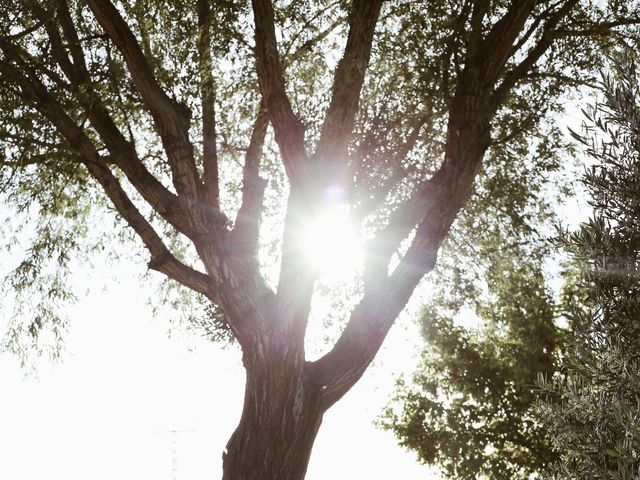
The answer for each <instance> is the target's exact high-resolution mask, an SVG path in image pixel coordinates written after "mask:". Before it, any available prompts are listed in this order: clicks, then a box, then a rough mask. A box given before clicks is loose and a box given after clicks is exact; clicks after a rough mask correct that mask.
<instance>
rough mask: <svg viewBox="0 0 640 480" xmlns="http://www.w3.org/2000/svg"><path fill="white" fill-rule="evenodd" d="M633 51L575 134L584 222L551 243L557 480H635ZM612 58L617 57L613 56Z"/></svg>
mask: <svg viewBox="0 0 640 480" xmlns="http://www.w3.org/2000/svg"><path fill="white" fill-rule="evenodd" d="M634 55H635V51H631V53H630V56H627V57H623V56H622V55H620V54H618V55H617V60H614V62H613V65H612V72H611V75H612V76H607V77H605V78H604V80H603V82H602V91H603V93H604V99H603V101H602V102H601V103H597V104H596V106H595V107H593V108H591V109H590V110H589V111H588V112H586V115H587V123H585V133H584V136H581V135H578V134H576V135H575V136H576V138H577V139H578V140H580V141H581V142H582V143H583V145H585V146H586V149H587V152H588V153H589V155H590V156H591V157H592V158H593V160H594V164H593V165H592V166H591V167H590V168H589V169H588V170H587V172H586V174H585V176H584V179H583V183H584V185H585V188H586V190H587V193H588V195H589V198H590V204H591V206H592V207H593V217H592V218H591V219H590V220H589V221H588V222H586V223H584V224H582V225H581V226H580V228H579V229H578V230H577V231H575V232H572V233H569V232H566V231H563V232H562V235H561V237H560V245H561V246H562V247H564V248H565V250H566V251H567V252H569V253H570V255H571V257H572V259H573V261H574V263H575V266H576V267H578V275H577V277H578V283H577V285H576V287H574V288H573V289H572V291H571V293H572V295H570V297H569V299H570V303H569V305H568V306H567V308H566V311H565V313H566V316H567V319H568V321H569V325H570V328H571V335H570V336H569V341H568V345H567V352H566V355H565V356H564V357H563V361H562V367H563V368H562V370H561V373H562V375H556V376H555V377H548V378H547V379H546V383H545V384H543V387H544V388H543V390H542V398H541V401H540V403H539V405H538V410H539V414H540V416H541V417H542V418H543V420H544V423H545V427H546V428H547V429H548V430H549V432H550V438H551V441H552V444H553V448H554V450H555V451H556V452H557V453H558V455H559V457H560V459H559V462H557V463H556V464H555V465H553V466H552V467H553V468H551V469H550V472H548V476H549V478H558V479H578V478H579V479H626V480H632V479H636V478H638V476H639V475H640V460H639V459H640V428H639V422H638V414H639V412H640V377H638V372H639V371H640V363H639V361H640V357H639V354H640V340H639V339H640V324H639V323H638V318H639V313H640V281H639V278H640V277H639V276H638V269H639V267H640V229H639V226H638V225H640V194H639V192H640V149H639V145H640V143H639V139H640V137H639V135H640V121H639V119H640V104H639V103H638V87H639V83H638V74H637V71H636V67H635V65H636V63H635V61H636V59H635V57H634ZM621 57H622V58H621Z"/></svg>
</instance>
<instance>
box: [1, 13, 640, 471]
mask: <svg viewBox="0 0 640 480" xmlns="http://www.w3.org/2000/svg"><path fill="white" fill-rule="evenodd" d="M634 12H635V10H634V9H633V5H630V4H629V2H626V1H615V0H612V1H611V2H608V3H603V2H596V1H593V2H588V1H584V2H580V1H578V0H565V1H557V2H556V1H548V2H547V1H544V2H536V1H533V0H523V1H513V2H509V1H504V0H500V1H498V0H496V1H493V2H486V1H466V0H465V1H462V0H461V1H457V2H428V1H425V2H415V1H408V0H394V1H385V2H383V1H382V0H373V1H372V0H353V1H352V2H345V1H329V0H318V1H302V0H290V1H278V2H271V1H269V0H252V2H250V3H249V2H239V1H216V2H213V1H208V0H199V1H196V2H183V1H176V0H172V1H168V0H167V1H161V0H135V1H134V0H132V1H119V2H116V3H112V2H111V1H108V0H107V1H104V0H101V1H97V0H87V1H71V0H69V1H68V0H50V1H43V2H37V1H34V0H28V1H25V2H21V3H19V4H18V5H14V2H8V1H3V2H2V3H1V4H0V22H1V25H2V26H3V29H2V30H3V32H4V33H3V35H2V36H0V51H1V52H2V54H1V56H0V77H1V79H2V83H1V84H0V102H1V103H2V109H1V112H0V116H1V117H0V118H1V123H0V125H1V126H0V141H1V142H2V148H3V150H2V154H3V157H2V170H1V175H2V176H1V177H0V182H1V185H2V191H3V192H4V193H5V194H6V195H7V198H8V199H9V201H10V203H11V204H12V205H13V206H14V208H15V209H17V210H19V211H27V212H28V214H29V215H30V216H31V217H32V218H33V219H34V223H35V227H34V232H33V235H32V238H33V239H34V243H33V245H32V246H31V248H29V249H28V250H27V252H26V253H27V257H26V258H25V261H24V262H23V263H22V264H21V265H20V266H19V267H18V269H17V270H16V271H15V274H14V275H13V276H12V277H11V278H12V281H13V283H12V285H11V288H13V289H14V290H17V291H23V292H28V291H30V290H28V289H29V288H32V289H35V290H34V291H35V292H36V293H37V294H39V295H40V296H41V297H42V298H44V299H48V300H51V299H54V300H57V299H62V300H64V299H65V298H66V297H68V295H69V292H68V289H66V288H65V287H64V284H63V283H61V276H60V274H61V273H64V269H65V267H67V266H68V265H69V261H70V259H73V258H74V256H75V255H76V254H77V252H79V251H80V250H82V249H83V248H84V247H86V244H83V242H81V241H80V239H81V238H82V237H83V236H84V235H87V234H88V233H89V232H90V230H91V222H90V221H89V219H90V215H91V212H92V207H93V206H94V205H98V204H103V205H105V206H106V208H107V209H109V210H111V212H112V214H113V216H114V217H115V218H117V220H118V222H119V225H121V226H124V227H125V230H124V231H125V232H127V234H128V235H129V237H131V235H130V234H131V233H133V234H134V235H133V237H135V238H129V239H128V241H130V242H132V244H135V245H137V246H142V247H143V249H144V250H143V251H145V252H146V254H147V256H148V259H149V261H148V267H149V268H150V269H152V270H155V271H158V272H160V273H161V274H163V275H164V276H166V277H167V278H168V279H170V280H171V281H173V282H175V283H176V284H179V285H181V286H182V287H183V288H186V289H187V290H188V291H191V292H193V294H194V295H198V296H199V298H200V299H201V300H202V301H203V302H204V304H205V305H207V306H208V307H209V310H210V320H209V321H207V322H205V323H206V324H207V325H205V326H206V327H208V328H209V330H210V331H217V330H216V328H215V326H214V322H217V323H215V325H219V326H220V328H222V329H223V330H225V331H227V332H229V334H230V335H231V336H232V337H233V338H234V339H235V340H237V342H238V343H239V344H240V346H241V348H242V350H243V361H244V364H245V367H246V371H247V383H246V391H245V405H244V411H243V415H242V419H241V421H240V425H239V426H238V429H237V430H236V432H235V433H234V435H233V437H232V438H231V440H230V442H229V444H228V446H227V451H226V453H225V456H224V458H225V460H224V471H225V473H224V475H225V478H263V479H264V478H302V477H303V476H304V472H305V470H306V465H307V461H308V457H309V454H310V451H311V446H312V445H313V439H314V438H315V435H316V433H317V431H318V428H319V426H320V423H321V420H322V415H323V414H324V412H325V411H326V410H327V409H328V408H329V407H330V406H331V405H333V404H334V403H335V402H336V401H337V400H339V399H340V398H341V397H342V396H343V395H344V394H345V393H346V392H347V391H348V390H349V389H350V388H351V387H352V386H353V385H354V384H355V383H356V382H357V381H358V379H359V378H360V377H361V375H362V374H363V373H364V371H365V370H366V368H367V367H368V365H369V364H370V362H371V361H372V360H373V358H374V356H375V355H376V353H377V351H378V349H379V348H380V345H381V344H382V342H383V340H384V338H385V336H386V334H387V332H388V331H389V329H390V328H391V326H392V325H393V323H394V321H395V319H396V317H397V316H398V314H399V313H400V312H401V311H402V310H403V308H404V307H405V305H406V304H407V302H408V300H409V298H410V297H411V295H412V294H413V292H414V290H415V289H416V287H417V286H418V284H419V283H420V281H421V280H422V278H423V277H424V276H425V275H426V274H427V273H429V272H430V271H431V270H432V269H433V268H434V266H435V264H436V259H437V256H438V251H439V249H440V247H441V245H442V243H443V242H444V240H445V238H446V237H447V235H448V232H449V230H450V227H451V225H452V224H453V222H454V220H455V219H456V217H457V215H458V213H459V211H460V210H461V209H462V208H463V206H464V205H465V203H466V202H467V200H468V198H469V196H470V195H471V194H472V192H473V189H474V181H475V179H476V177H477V176H478V174H479V173H480V172H483V177H484V178H485V180H484V181H483V182H481V183H480V184H479V188H480V189H481V190H482V189H483V188H484V189H485V193H486V198H488V199H489V198H490V199H492V200H493V201H494V205H495V208H496V209H497V210H500V209H501V207H504V206H505V205H508V207H507V210H506V211H507V212H508V214H509V215H511V216H513V218H526V215H527V214H528V213H527V212H526V211H524V210H523V209H522V208H521V207H522V206H523V205H524V204H519V203H518V202H517V201H516V198H517V195H516V194H515V193H514V194H513V195H511V192H510V188H511V186H513V188H514V189H515V191H520V192H523V191H524V192H526V188H523V186H524V187H526V186H527V184H526V183H525V182H526V181H528V178H535V179H536V180H535V181H537V180H538V179H539V176H536V175H535V174H536V173H537V174H540V173H541V171H542V172H544V171H545V170H546V169H548V168H552V167H548V166H545V163H544V161H548V160H549V158H551V157H550V156H549V152H550V151H552V150H553V148H554V147H555V146H556V144H555V143H554V141H553V138H554V136H553V129H552V128H551V130H550V131H545V130H544V129H541V128H540V125H541V121H542V120H543V119H544V118H547V115H548V114H549V113H550V112H553V111H554V110H555V109H557V108H558V104H559V102H558V98H559V97H560V95H561V94H562V93H563V92H564V91H565V90H566V89H567V88H568V87H570V86H574V85H576V84H585V83H589V82H590V81H591V78H592V76H593V75H594V73H593V70H594V67H597V65H598V62H599V57H598V55H596V54H594V53H593V52H594V50H593V46H594V44H595V43H598V44H601V46H602V47H603V48H606V47H607V45H609V44H610V43H611V42H612V41H614V39H616V40H615V41H624V39H625V38H626V36H627V35H629V33H628V32H627V31H626V30H625V29H624V28H623V27H624V26H626V25H630V24H634V23H636V22H637V21H638V19H637V18H636V17H635V16H634ZM531 151H533V152H538V153H539V155H537V154H533V155H530V152H531ZM485 157H486V159H487V161H486V163H485V165H484V167H483V159H485ZM539 168H540V169H539ZM528 175H529V176H528ZM525 197H526V195H525ZM527 198H528V197H527ZM504 199H509V200H507V201H505V200H504ZM336 204H338V205H341V206H344V207H346V208H347V209H348V211H349V213H350V217H351V221H352V222H353V224H354V225H355V228H356V229H357V230H358V231H359V232H360V234H361V235H362V236H363V238H364V239H365V248H364V257H365V258H364V262H363V265H362V268H361V270H360V271H359V272H358V274H357V279H356V280H355V282H354V284H353V285H354V287H353V289H352V290H350V292H352V293H350V295H349V298H348V301H347V302H346V304H347V306H348V307H349V308H348V309H347V308H345V309H344V310H342V311H340V312H334V313H337V314H338V315H337V316H338V317H339V318H340V330H341V331H340V334H339V335H338V338H337V340H335V342H334V343H333V344H332V345H331V346H330V349H329V350H328V351H327V352H325V353H324V354H323V355H321V356H320V357H319V358H309V357H308V356H307V355H306V354H305V348H306V347H305V337H306V333H307V327H308V325H309V320H310V318H311V313H312V312H311V310H312V298H313V296H314V292H315V293H316V294H319V292H318V289H317V288H316V287H318V285H320V280H321V279H319V272H318V271H317V269H316V268H313V267H312V266H311V265H310V262H309V259H308V257H307V256H306V254H305V249H304V245H303V238H304V233H303V232H305V230H306V229H307V227H308V225H309V224H310V223H312V222H313V221H314V219H316V218H317V217H319V216H321V215H322V213H323V211H325V209H327V208H328V206H330V205H336ZM523 216H524V217H523ZM274 231H277V232H278V233H277V234H275V235H274V234H273V232H274ZM470 240H472V239H470ZM470 243H473V241H471V242H470ZM103 246H104V247H106V248H110V245H109V242H106V245H103ZM51 260H53V261H54V263H53V264H48V263H47V262H49V261H51ZM532 274H533V273H532ZM32 291H33V290H32ZM25 298H32V297H31V295H29V294H28V293H25ZM57 325H58V322H57V319H56V317H55V316H53V315H51V309H50V308H48V304H46V303H43V304H42V308H41V309H40V310H36V311H35V317H34V318H31V319H30V320H27V323H20V322H17V323H15V324H14V328H13V330H12V331H13V332H14V338H15V339H16V340H20V339H21V338H23V337H26V338H31V339H38V338H40V337H41V333H42V332H43V331H46V330H47V329H49V330H50V331H57V330H56V328H57ZM19 343H20V342H17V343H15V344H19ZM256 432H261V433H260V434H258V433H256ZM271 445H277V447H276V448H271Z"/></svg>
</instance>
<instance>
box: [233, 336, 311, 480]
mask: <svg viewBox="0 0 640 480" xmlns="http://www.w3.org/2000/svg"><path fill="white" fill-rule="evenodd" d="M260 350H261V349H258V351H260ZM278 357H279V358H278ZM292 357H293V358H292ZM301 358H302V356H301V355H294V354H291V353H290V352H287V349H286V347H285V349H284V351H283V352H280V353H279V354H278V356H277V357H276V358H274V356H273V355H268V356H267V355H264V354H262V355H257V354H253V355H247V354H245V356H244V365H245V369H246V372H247V381H246V387H245V397H244V407H243V410H242V416H241V418H240V423H239V424H238V427H237V428H236V430H235V432H234V433H233V435H232V436H231V439H230V440H229V443H227V448H226V451H225V453H224V454H223V480H254V479H255V480H302V479H304V476H305V473H306V471H307V465H308V463H309V457H310V456H311V449H312V447H313V442H314V440H315V437H316V434H317V433H318V429H319V428H320V424H321V422H322V416H323V413H324V409H323V407H322V401H321V395H320V389H319V387H318V386H317V385H316V384H315V382H313V381H312V379H311V377H310V376H309V374H308V370H307V369H306V368H305V362H304V361H302V360H300V359H301Z"/></svg>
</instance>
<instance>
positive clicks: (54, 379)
mask: <svg viewBox="0 0 640 480" xmlns="http://www.w3.org/2000/svg"><path fill="white" fill-rule="evenodd" d="M114 275H115V276H117V277H120V278H130V279H131V278H133V279H135V278H136V274H135V273H132V272H127V271H126V270H125V269H124V268H121V269H119V270H118V271H113V269H112V268H111V267H109V268H107V267H102V271H100V270H96V271H94V272H93V276H94V277H93V278H94V280H88V281H90V283H91V284H90V285H87V286H88V287H89V289H90V293H89V294H88V296H86V298H84V299H82V300H81V301H80V302H79V303H78V304H76V305H75V306H73V307H72V308H70V310H69V318H70V319H71V331H70V333H69V335H68V342H67V350H68V353H67V354H66V356H65V358H64V361H63V363H62V364H59V365H57V366H53V367H49V366H46V365H45V366H44V367H42V368H41V370H40V373H39V378H38V379H34V378H24V373H23V372H22V371H21V370H20V369H19V367H18V365H17V361H16V360H15V359H13V358H11V357H8V356H6V355H4V356H0V385H1V387H0V392H1V393H0V478H2V479H8V480H38V479H45V478H47V479H65V480H76V479H78V480H79V479H82V480H85V479H86V478H91V479H92V480H102V479H104V480H107V479H108V480H112V479H113V478H118V479H119V480H129V479H132V480H133V479H136V480H140V479H154V480H164V479H171V478H172V461H171V458H172V435H171V434H167V433H157V432H158V431H163V430H171V429H189V430H193V431H190V432H185V433H180V434H177V435H175V438H176V451H177V470H178V472H177V478H178V479H180V480H195V479H207V480H209V479H212V478H220V477H221V453H222V449H223V448H224V445H225V443H226V441H227V439H228V438H229V436H230V435H231V432H232V431H233V429H234V427H235V425H236V422H237V420H238V418H239V415H240V411H241V406H242V393H243V391H242V390H243V382H244V372H243V369H242V367H241V364H240V354H239V352H238V351H237V349H234V348H228V349H222V348H220V347H219V346H216V345H213V344H211V343H208V342H205V341H203V340H200V339H197V338H195V339H194V338H187V337H186V336H184V335H182V336H180V335H178V336H177V337H176V336H174V337H173V338H168V335H167V328H168V322H167V321H166V319H162V318H153V315H152V312H151V309H150V308H149V307H148V306H147V305H146V301H147V298H148V295H149V292H148V291H145V290H144V288H140V286H139V284H138V283H137V281H131V280H129V281H124V280H121V281H120V283H116V284H113V283H112V282H111V281H110V280H103V281H101V280H100V278H107V277H110V278H113V276H114ZM105 285H106V286H108V289H106V290H105V289H103V288H102V286H105ZM4 320H5V319H2V321H4ZM402 323H404V324H405V325H410V322H409V321H408V320H407V319H406V318H405V320H404V321H403V322H402ZM418 345H419V341H418V340H417V335H416V333H415V330H413V329H411V328H410V327H402V326H396V327H394V329H393V330H392V333H391V335H390V338H389V339H388V341H387V343H386V346H385V348H384V349H383V350H382V351H381V352H380V354H379V355H378V357H377V359H376V362H375V365H374V366H373V367H372V368H370V369H369V371H368V373H367V374H366V375H365V377H364V378H363V379H362V381H361V382H360V383H359V384H358V385H357V386H356V387H355V388H354V389H353V391H352V392H350V393H349V394H348V395H347V396H346V397H345V398H344V399H342V400H341V401H340V402H339V403H338V404H337V405H335V406H334V407H333V408H332V409H331V410H330V411H329V412H328V413H327V415H326V417H325V420H324V423H323V425H322V427H321V429H320V433H319V435H318V438H317V441H316V444H315V447H314V451H313V454H312V458H311V463H310V466H309V471H308V475H307V480H320V479H323V480H324V479H328V478H335V479H344V478H366V479H371V480H376V479H388V478H402V479H404V480H414V479H415V480H418V479H420V480H428V479H429V478H437V477H432V476H431V475H430V473H429V470H428V469H427V468H426V467H424V466H420V465H418V464H417V463H416V461H415V457H414V455H413V454H411V453H408V452H406V451H404V450H402V449H401V448H400V447H398V446H397V444H396V442H395V439H394V438H393V435H392V434H390V433H389V432H383V431H381V430H379V429H377V428H376V427H374V425H373V420H374V419H375V418H376V417H377V415H379V413H380V411H381V409H382V408H383V407H384V406H385V404H386V402H387V400H388V398H389V396H390V393H391V391H392V389H393V384H394V381H395V379H396V378H397V375H398V373H400V372H409V373H410V372H411V371H412V370H413V366H414V365H415V354H416V353H417V352H418V350H417V346H418Z"/></svg>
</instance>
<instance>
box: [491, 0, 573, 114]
mask: <svg viewBox="0 0 640 480" xmlns="http://www.w3.org/2000/svg"><path fill="white" fill-rule="evenodd" d="M578 1H579V0H568V1H567V2H566V3H565V4H564V5H562V7H561V8H559V9H558V10H557V11H556V12H555V13H554V14H553V15H551V16H550V17H549V19H548V20H547V21H546V22H545V23H544V26H543V27H542V35H541V37H540V40H538V43H537V44H536V45H535V46H534V47H533V48H532V49H531V50H530V51H529V53H528V54H527V56H526V57H525V58H524V60H522V61H521V62H520V63H519V64H518V65H516V66H515V67H514V68H513V69H511V70H509V71H508V72H507V74H506V75H505V76H504V79H503V80H502V82H501V83H500V85H499V86H498V87H497V88H496V91H495V93H494V98H493V100H492V102H493V104H494V105H496V106H497V105H499V104H500V103H501V102H502V101H503V100H504V97H505V95H506V94H507V93H508V92H510V91H511V89H513V87H514V86H515V85H516V84H517V83H518V82H519V81H520V80H521V79H522V78H524V76H525V75H526V74H527V73H528V72H529V71H530V70H531V69H532V68H533V67H534V66H535V64H536V63H537V61H538V60H539V59H540V57H542V55H544V53H545V52H546V51H547V50H548V49H549V47H550V46H551V44H552V43H553V40H554V36H553V30H554V29H555V28H556V26H557V25H558V24H559V23H560V21H561V20H562V19H563V18H565V17H566V16H567V15H568V14H569V12H570V11H571V9H572V8H573V7H575V6H576V5H577V4H578Z"/></svg>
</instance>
